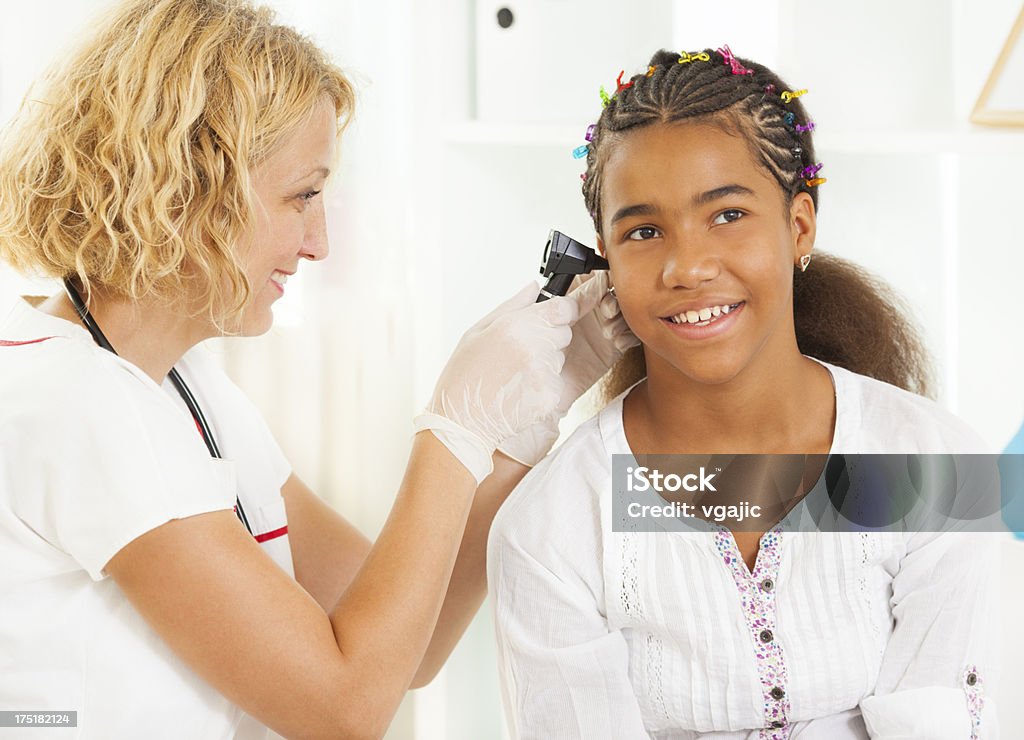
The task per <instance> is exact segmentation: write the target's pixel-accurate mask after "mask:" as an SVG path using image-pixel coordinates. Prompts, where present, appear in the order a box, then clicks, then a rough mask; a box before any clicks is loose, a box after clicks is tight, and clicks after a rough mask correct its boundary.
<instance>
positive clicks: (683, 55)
mask: <svg viewBox="0 0 1024 740" xmlns="http://www.w3.org/2000/svg"><path fill="white" fill-rule="evenodd" d="M697 61H700V62H710V61H711V56H710V55H709V54H708V53H707V52H704V51H702V52H700V53H697V52H693V53H692V54H691V53H689V52H685V51H681V52H679V64H687V63H689V62H697Z"/></svg>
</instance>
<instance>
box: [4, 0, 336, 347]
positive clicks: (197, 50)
mask: <svg viewBox="0 0 1024 740" xmlns="http://www.w3.org/2000/svg"><path fill="white" fill-rule="evenodd" d="M354 97H355V96H354V91H353V88H352V85H351V84H350V83H349V81H348V80H347V79H346V77H345V75H344V74H343V73H342V72H341V70H340V69H338V68H337V67H336V66H335V65H334V64H332V63H331V62H330V60H329V59H328V58H327V56H326V54H325V53H324V52H323V51H322V50H320V49H319V48H318V47H317V46H316V45H314V44H313V43H312V42H311V41H310V40H309V39H307V38H305V37H303V36H301V35H300V34H299V33H298V32H296V31H295V30H293V29H291V28H288V27H286V26H282V25H278V24H276V23H275V21H274V14H273V12H272V11H271V10H269V9H266V8H256V7H253V6H251V5H250V4H248V3H247V2H245V1H244V0H131V1H130V2H123V3H121V4H120V5H118V6H117V7H115V8H114V9H113V10H112V11H111V13H110V14H109V16H107V17H106V18H105V19H104V21H103V22H102V23H101V24H100V25H99V28H98V31H97V32H96V33H95V35H93V36H92V38H91V39H90V40H89V41H88V42H87V43H86V44H85V45H84V46H82V47H81V48H80V49H78V50H77V52H76V53H73V54H72V55H71V56H70V58H69V59H67V60H66V61H65V62H64V63H63V64H62V65H60V66H59V67H56V68H54V69H53V70H51V71H50V72H49V73H48V74H47V75H46V77H44V78H43V80H42V81H41V84H40V86H39V90H38V91H37V90H33V91H32V92H31V93H30V94H29V95H28V96H26V99H25V100H24V101H23V102H22V105H21V108H20V109H19V112H18V114H17V115H16V116H15V118H14V120H13V121H12V123H11V124H10V126H9V127H8V129H7V131H5V132H4V138H3V142H2V148H0V258H2V259H4V260H6V261H7V262H9V263H10V264H11V265H12V266H14V267H15V268H16V269H18V270H21V271H22V272H35V273H38V274H41V275H43V276H46V277H54V278H65V277H74V276H77V278H78V280H79V281H80V282H81V283H82V286H83V287H84V289H85V290H86V292H87V293H89V294H91V292H92V290H93V289H94V288H101V289H102V290H104V291H105V292H108V293H110V294H112V295H114V296H117V297H121V298H127V299H131V300H138V299H140V298H142V297H144V296H146V297H155V298H157V299H159V300H162V301H164V302H166V303H167V304H168V305H176V304H177V302H179V301H180V300H181V298H182V297H183V296H185V295H196V294H201V295H204V296H205V297H206V300H205V301H204V302H203V305H202V306H201V307H200V309H199V310H200V311H202V312H205V314H206V315H208V316H209V318H210V319H211V320H212V321H213V322H214V324H215V325H216V326H218V327H223V326H224V325H225V323H226V322H230V321H231V320H232V319H234V318H236V317H237V316H239V315H240V314H241V312H242V310H243V309H244V307H245V305H246V303H247V301H248V299H249V296H250V294H251V286H250V285H249V283H248V280H247V279H246V277H245V274H244V273H243V269H242V266H241V264H240V262H239V259H238V257H239V255H238V248H239V245H240V242H241V241H242V240H243V239H244V237H245V235H246V234H247V232H248V229H249V228H250V225H251V224H253V223H254V213H255V209H256V207H257V202H256V199H255V195H254V192H253V186H252V171H253V169H254V168H255V167H256V166H257V165H258V164H259V163H260V162H261V161H263V160H264V159H266V158H267V157H268V156H269V155H270V154H272V153H273V152H274V151H275V148H276V147H278V146H279V145H280V144H281V143H282V141H283V139H285V138H286V137H287V136H288V135H289V134H291V133H293V132H294V131H295V130H297V129H298V128H299V127H301V126H302V125H303V123H304V122H306V121H307V120H308V119H309V118H310V116H311V115H312V113H313V111H314V110H315V109H316V107H317V105H318V104H320V103H321V102H322V101H324V100H329V101H331V102H332V103H333V105H334V107H335V111H336V113H337V116H338V123H339V125H338V133H339V134H340V133H341V131H342V130H343V129H344V127H345V125H346V124H347V122H348V120H349V119H350V117H351V114H352V109H353V105H354ZM197 286H199V289H198V290H197ZM186 289H187V290H186Z"/></svg>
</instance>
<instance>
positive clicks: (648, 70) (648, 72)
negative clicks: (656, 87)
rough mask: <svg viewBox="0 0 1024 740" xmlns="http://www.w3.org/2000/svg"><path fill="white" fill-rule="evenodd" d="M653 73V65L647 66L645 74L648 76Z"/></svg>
mask: <svg viewBox="0 0 1024 740" xmlns="http://www.w3.org/2000/svg"><path fill="white" fill-rule="evenodd" d="M653 74H654V67H653V66H650V67H648V68H647V76H648V77H650V76H651V75H653Z"/></svg>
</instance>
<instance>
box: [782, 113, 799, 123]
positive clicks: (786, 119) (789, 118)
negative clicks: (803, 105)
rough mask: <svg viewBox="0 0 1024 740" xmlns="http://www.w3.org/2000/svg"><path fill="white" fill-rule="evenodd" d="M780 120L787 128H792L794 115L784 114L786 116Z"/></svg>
mask: <svg viewBox="0 0 1024 740" xmlns="http://www.w3.org/2000/svg"><path fill="white" fill-rule="evenodd" d="M782 120H783V122H785V124H786V125H787V126H792V125H793V122H794V121H795V120H796V113H794V112H793V111H788V112H787V113H786V114H785V115H784V116H783V117H782Z"/></svg>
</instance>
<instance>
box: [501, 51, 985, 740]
mask: <svg viewBox="0 0 1024 740" xmlns="http://www.w3.org/2000/svg"><path fill="white" fill-rule="evenodd" d="M799 95H800V91H798V90H796V89H795V88H793V87H790V86H788V85H787V84H786V83H785V82H783V81H782V80H781V79H780V78H779V77H778V76H776V75H775V74H774V73H773V72H771V71H770V70H768V69H766V68H765V67H763V66H761V65H758V64H755V63H753V62H750V61H748V60H746V59H737V58H735V57H733V55H732V54H731V52H730V51H729V50H728V47H726V48H724V49H722V50H720V51H712V50H711V49H707V50H705V51H703V52H701V53H695V54H686V53H684V54H682V55H680V54H677V53H673V52H667V51H662V52H659V53H658V54H656V55H655V56H654V58H653V59H652V60H651V62H650V65H649V67H648V69H647V71H646V72H645V73H642V74H639V75H636V76H634V77H633V78H632V80H630V81H629V82H627V83H623V84H620V86H619V89H618V90H617V92H616V94H615V96H614V97H613V98H611V99H610V101H609V102H608V103H607V105H606V107H605V109H604V111H603V113H602V114H601V117H600V119H599V121H598V122H597V124H596V126H595V128H594V131H593V133H592V137H591V141H590V146H589V152H588V157H587V173H586V176H585V179H584V185H583V193H584V197H585V200H586V204H587V207H588V210H589V211H590V213H591V214H592V216H593V219H594V226H595V229H596V231H597V235H598V245H599V249H600V250H601V251H602V253H604V254H605V255H606V256H607V258H608V261H609V263H610V265H611V282H612V283H613V284H614V286H615V288H614V290H615V294H616V296H617V298H618V301H619V304H620V306H621V309H622V315H623V316H624V318H625V319H626V322H627V323H628V324H629V326H630V328H631V329H632V330H633V332H634V333H635V334H636V336H637V337H638V338H639V339H640V341H641V346H640V347H639V348H637V350H636V352H634V353H633V354H631V355H627V357H626V358H624V360H623V363H622V364H620V366H619V367H618V368H617V369H616V370H615V371H614V373H613V377H612V378H611V385H612V387H613V388H614V391H615V393H618V392H619V391H623V392H622V393H621V394H620V395H618V396H617V397H615V398H614V400H612V401H611V402H610V403H609V404H608V405H607V407H606V408H605V409H604V410H603V411H601V412H600V413H599V414H598V415H597V416H596V417H594V418H593V419H591V420H590V421H589V422H587V423H585V424H584V425H582V426H581V427H580V428H579V429H578V430H577V431H576V433H575V434H574V435H573V436H572V438H570V439H569V440H568V441H567V442H566V443H565V444H564V445H563V446H562V447H561V448H560V449H559V450H558V451H557V452H555V453H554V454H553V455H551V456H550V457H549V458H548V459H547V460H546V461H545V462H544V463H542V464H541V465H539V466H537V467H536V468H535V469H534V470H533V471H532V472H531V473H530V474H529V475H528V476H527V478H526V479H524V481H523V483H522V484H521V485H520V486H519V487H518V488H517V489H516V491H515V492H514V493H513V495H512V496H511V497H510V498H509V500H508V501H507V503H506V504H505V506H504V507H503V508H502V510H501V511H500V512H499V515H498V517H497V518H496V519H495V524H494V527H493V529H492V531H491V535H490V541H489V550H488V554H489V558H488V569H489V573H488V576H489V583H490V589H491V595H492V597H493V601H494V608H495V614H496V622H497V631H498V641H499V653H500V662H501V666H502V679H503V686H504V691H505V701H506V711H507V713H508V715H509V719H510V723H511V728H512V734H513V736H514V737H521V738H533V737H544V738H559V739H562V738H587V739H588V740H593V739H594V738H615V740H623V739H625V738H646V737H655V738H673V739H674V740H675V739H677V738H678V739H681V738H696V737H714V738H717V739H722V740H724V739H725V738H729V739H733V740H739V739H740V738H748V739H751V740H752V739H753V738H773V739H775V738H798V737H799V738H828V739H829V740H831V739H833V738H838V739H842V738H869V737H870V738H897V737H899V738H932V739H935V738H947V737H948V738H976V737H985V738H992V737H996V736H997V727H996V725H995V710H994V708H993V705H992V702H991V700H990V699H989V700H987V701H986V699H987V697H986V695H985V693H984V679H985V678H989V677H990V676H991V670H992V660H993V654H992V646H991V645H990V644H989V642H988V640H989V638H990V636H991V634H992V632H993V630H992V629H991V628H990V626H989V625H988V624H987V623H986V622H985V617H986V615H989V614H992V613H993V607H992V599H993V595H994V593H995V585H994V583H995V581H994V570H993V569H992V568H991V563H992V557H993V555H992V553H993V550H992V547H993V546H994V545H995V542H996V538H995V537H992V536H985V535H978V536H968V535H964V534H962V533H957V534H936V533H927V532H916V533H914V532H911V533H896V534H867V533H859V534H842V533H820V532H815V533H799V532H789V531H785V527H783V526H782V524H780V523H778V522H776V521H768V522H766V523H765V525H764V526H762V527H760V530H761V531H754V532H743V531H729V530H728V529H726V528H718V529H717V530H716V531H708V532H695V533H685V534H683V533H678V532H664V531H662V532H648V533H636V532H632V533H630V532H615V531H612V518H613V517H612V512H611V507H612V502H611V499H612V465H611V463H612V455H615V454H621V455H634V456H641V455H645V454H653V453H679V454H682V453H686V454H703V453H764V454H770V453H788V454H818V455H825V454H829V453H834V454H839V453H903V454H916V453H953V452H956V453H971V452H979V451H982V449H983V446H982V445H981V443H980V442H979V441H978V439H977V437H976V435H974V434H973V432H971V431H970V430H969V429H968V428H966V426H965V425H964V424H963V423H962V422H960V421H959V420H957V419H956V418H955V417H953V416H951V415H950V414H949V413H947V412H945V411H944V410H943V409H942V408H940V407H939V406H938V405H937V404H935V403H934V402H933V401H930V400H928V399H927V398H925V397H924V396H922V395H918V394H919V393H927V392H928V390H929V374H928V371H927V368H926V362H925V357H926V355H925V352H924V350H923V348H922V346H921V343H920V342H919V340H918V339H917V337H916V334H915V332H914V330H913V328H912V327H910V326H909V325H908V324H907V323H906V320H905V319H904V318H903V314H902V313H901V311H900V309H899V308H898V306H897V304H896V303H895V302H894V300H893V298H892V297H890V295H889V294H888V293H887V291H886V290H885V289H884V288H883V287H881V286H880V285H878V284H877V283H876V282H874V281H873V280H872V279H870V278H868V277H867V276H865V275H864V274H863V273H862V272H861V271H860V270H859V269H858V268H856V267H855V266H853V265H851V264H849V263H847V262H844V261H842V260H838V259H836V258H832V257H827V256H815V255H814V253H813V248H814V240H815V224H816V214H817V205H818V194H817V193H818V189H819V187H820V186H821V185H822V184H823V183H824V180H823V179H822V178H820V177H819V175H818V171H819V170H820V169H821V167H820V166H819V165H818V163H817V162H816V161H815V158H814V149H813V144H812V141H811V133H810V132H811V130H812V129H813V124H812V123H811V121H810V119H809V118H808V116H807V114H806V111H805V110H804V108H803V106H802V105H801V102H800V100H799ZM802 490H804V489H802ZM555 493H557V495H552V494H555ZM790 503H792V502H790Z"/></svg>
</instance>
